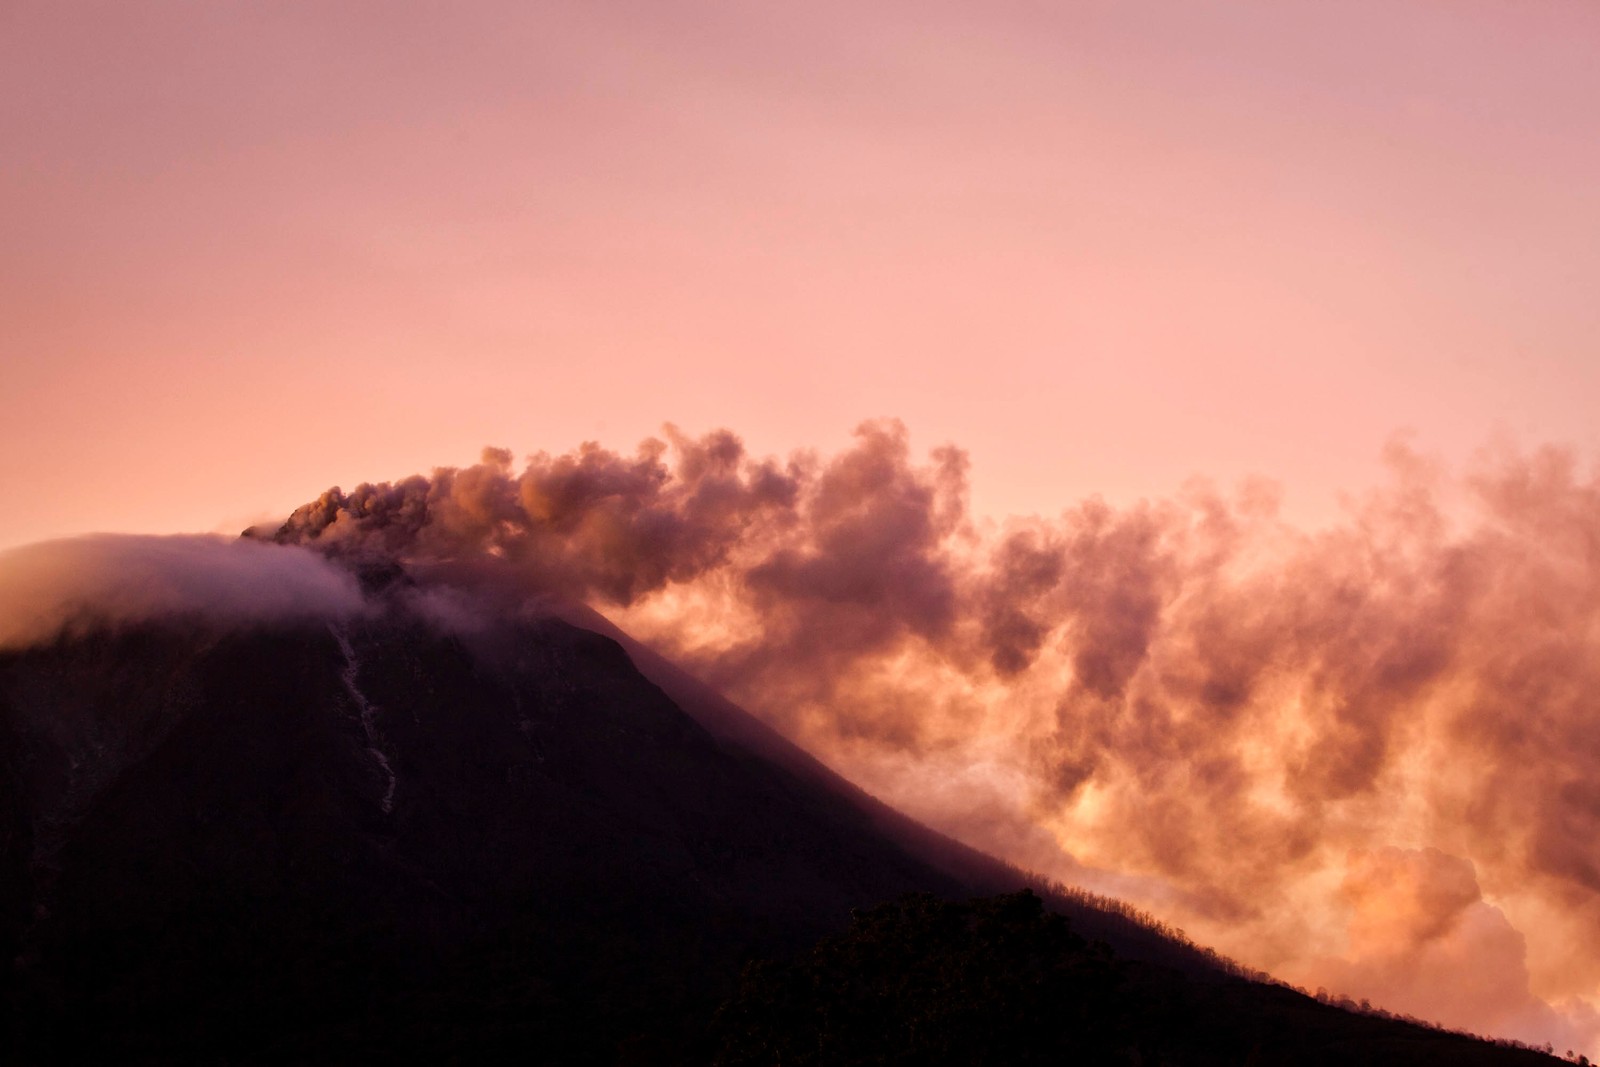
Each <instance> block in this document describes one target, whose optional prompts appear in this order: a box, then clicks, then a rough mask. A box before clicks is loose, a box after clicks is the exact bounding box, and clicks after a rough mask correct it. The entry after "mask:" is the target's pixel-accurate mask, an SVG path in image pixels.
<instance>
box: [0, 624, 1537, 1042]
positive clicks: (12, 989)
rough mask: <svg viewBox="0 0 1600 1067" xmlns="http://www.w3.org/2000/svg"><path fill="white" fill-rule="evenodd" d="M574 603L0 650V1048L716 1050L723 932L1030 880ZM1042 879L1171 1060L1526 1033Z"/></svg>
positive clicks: (735, 946)
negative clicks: (1129, 994) (1344, 989)
mask: <svg viewBox="0 0 1600 1067" xmlns="http://www.w3.org/2000/svg"><path fill="white" fill-rule="evenodd" d="M566 614H567V615H568V616H569V618H568V619H565V620H564V619H561V618H557V617H553V616H551V617H544V618H536V619H530V618H516V619H511V618H508V619H507V620H505V621H502V622H501V623H499V624H497V625H495V626H492V627H488V628H483V629H478V630H470V631H467V632H464V633H463V632H453V631H450V630H447V629H443V628H441V627H440V626H438V625H437V624H435V623H433V622H430V621H428V620H427V619H426V618H424V617H423V616H422V615H419V614H417V613H415V612H414V611H412V610H409V609H407V608H406V607H404V606H403V602H402V600H401V599H398V598H390V599H389V601H387V607H386V608H385V609H384V610H383V611H381V612H379V613H376V614H374V615H371V616H368V617H364V618H362V619H360V620H357V621H353V622H351V623H349V624H347V625H343V626H339V625H322V624H277V625H272V626H265V625H263V626H257V627H253V628H239V627H223V626H220V625H218V624H215V623H210V622H206V621H204V620H202V619H198V618H187V619H170V620H168V621H165V622H161V623H149V624H142V625H138V626H128V627H123V628H120V629H101V630H95V631H89V632H82V633H78V634H76V635H74V636H64V637H61V638H59V639H57V640H55V641H54V642H53V643H50V644H47V645H43V646H39V647H35V648H31V649H27V650H23V651H11V652H5V653H0V958H3V959H4V960H6V961H7V966H6V968H5V970H4V972H3V979H0V980H3V982H4V987H3V989H0V1003H3V1005H4V1008H3V1012H4V1014H3V1017H0V1022H3V1024H4V1027H5V1031H4V1033H5V1041H6V1046H5V1047H6V1049H7V1050H8V1051H9V1053H10V1055H8V1056H7V1057H6V1058H7V1060H8V1061H11V1062H41V1063H42V1062H171V1061H172V1060H175V1059H176V1060H202V1061H207V1062H263V1063H269V1062H271V1063H276V1062H351V1061H356V1062H380V1061H386V1060H395V1059H400V1060H405V1061H409V1060H416V1059H425V1060H438V1061H450V1062H455V1061H459V1062H474V1063H477V1062H485V1061H488V1062H497V1061H501V1060H517V1061H520V1062H527V1061H529V1060H532V1061H534V1062H557V1063H584V1062H593V1063H615V1062H636V1063H670V1062H686V1063H692V1062H708V1061H711V1060H714V1059H716V1058H718V1057H719V1056H721V1057H723V1058H727V1055H729V1053H728V1048H732V1047H733V1045H728V1044H727V1042H728V1041H730V1040H731V1038H729V1037H728V1036H727V1035H728V1030H727V1020H729V1019H730V1018H734V1017H740V1018H744V1019H746V1021H747V1022H748V1023H749V1025H748V1026H746V1027H745V1028H744V1029H743V1030H741V1031H740V1032H739V1036H738V1041H739V1042H744V1045H741V1046H740V1047H747V1046H748V1042H749V1041H750V1040H757V1041H759V1040H762V1038H760V1037H759V1030H760V1025H761V1022H760V1017H759V1013H754V1014H753V1013H751V1012H750V1011H749V1010H747V1009H748V1008H749V1005H750V1003H752V1001H751V999H750V998H751V996H752V995H755V994H752V993H751V989H752V987H751V986H750V985H749V981H750V979H749V974H758V973H761V968H757V970H756V971H752V972H748V973H747V975H746V978H745V979H744V980H741V978H740V974H741V969H742V968H744V967H745V965H746V964H747V963H749V962H750V961H752V960H756V959H769V960H773V961H782V960H786V959H803V958H805V957H804V954H805V953H806V952H807V951H808V950H809V951H811V952H813V953H814V952H817V951H820V950H819V949H809V948H808V947H809V946H812V945H814V944H817V943H819V939H820V941H821V943H823V944H826V943H827V939H828V938H830V937H837V936H838V935H839V933H840V931H842V930H845V928H846V925H847V924H848V922H849V921H850V916H851V914H852V910H853V909H860V908H863V907H866V906H869V905H873V904H875V903H877V902H882V901H887V900H894V899H897V898H902V897H903V895H904V894H907V893H922V894H932V895H933V896H932V897H931V898H929V899H935V900H957V899H961V898H965V897H969V896H973V895H981V894H994V893H998V892H1002V891H1007V890H1014V889H1016V888H1018V886H1019V885H1020V884H1021V883H1022V881H1023V878H1022V876H1021V875H1020V874H1018V873H1017V872H1014V871H1012V870H1011V869H1010V868H1008V867H1006V866H1005V865H1004V864H1001V863H999V862H998V861H995V860H993V859H991V858H989V857H986V856H983V855H982V854H980V853H976V852H974V851H972V850H970V849H966V848H964V847H963V846H960V845H958V844H956V843H954V842H951V841H948V840H947V839H944V838H942V837H940V836H939V835H937V834H934V833H933V832H932V831H929V830H927V829H926V828H923V827H920V826H918V825H917V824H915V823H914V822H912V821H911V820H909V819H906V818H905V817H904V816H901V815H899V814H898V813H896V812H894V811H892V810H891V809H889V808H887V807H886V806H884V805H882V804H881V803H878V802H876V801H875V800H873V799H872V798H870V797H868V796H866V795H865V794H863V793H862V792H861V791H859V790H857V789H856V788H855V787H853V786H851V785H850V784H849V783H847V782H844V781H843V780H842V779H840V778H838V777H837V776H836V775H834V774H833V773H832V772H830V771H828V770H827V768H825V767H823V766H822V765H821V764H820V763H818V762H817V761H815V760H813V759H812V758H811V757H809V756H808V755H806V754H805V753H803V752H801V751H800V750H798V749H796V748H794V746H792V745H790V744H788V742H786V741H784V740H783V739H782V738H781V737H779V736H778V735H776V734H774V733H772V732H771V731H770V730H768V729H767V728H765V727H764V726H762V725H761V724H759V723H758V722H757V721H756V720H754V719H752V718H751V717H749V716H747V715H746V714H745V713H744V712H742V711H741V710H740V709H738V708H736V707H734V706H733V705H731V704H729V703H728V702H726V701H725V700H722V698H720V697H719V696H717V695H716V694H715V693H713V692H711V691H709V690H707V689H706V688H705V687H703V686H700V685H699V684H698V683H697V682H695V681H694V680H693V679H692V678H689V677H688V676H687V675H685V674H683V673H682V672H680V671H677V670H676V668H674V667H672V665H671V664H668V663H666V662H665V661H662V660H660V659H659V657H654V656H653V654H651V653H649V652H648V650H645V649H642V648H640V647H638V646H637V645H633V644H631V643H630V644H628V645H627V647H625V646H624V644H623V643H620V641H619V639H621V640H625V635H615V634H613V635H612V636H608V635H606V634H603V633H600V632H597V631H598V630H603V629H606V628H607V625H608V624H605V623H604V621H603V620H599V619H598V618H597V617H593V616H587V615H583V614H581V613H579V612H577V611H576V610H575V609H574V610H569V611H568V612H567V613H566ZM575 623H581V624H582V625H578V624H575ZM641 669H642V672H641ZM647 675H648V676H647ZM907 899H922V898H907ZM1050 903H1051V905H1052V907H1054V908H1055V909H1056V910H1058V911H1064V912H1066V913H1067V914H1068V915H1069V916H1070V918H1071V922H1072V924H1073V928H1074V930H1075V931H1077V932H1078V933H1079V934H1088V935H1089V936H1090V937H1092V938H1101V939H1104V940H1106V941H1110V942H1111V945H1112V948H1113V949H1116V950H1117V952H1118V953H1120V955H1118V956H1117V957H1116V963H1115V967H1116V968H1119V969H1118V970H1117V971H1116V973H1117V975H1118V978H1117V982H1118V983H1119V988H1121V987H1122V986H1123V985H1126V986H1128V987H1129V988H1132V989H1137V990H1139V991H1141V992H1140V993H1139V996H1142V997H1145V1000H1144V1001H1139V1000H1137V998H1135V1000H1129V1001H1127V1002H1126V1003H1127V1004H1134V1003H1159V1004H1163V1005H1166V1007H1164V1008H1162V1011H1163V1012H1165V1014H1163V1015H1161V1016H1160V1018H1162V1019H1164V1020H1166V1022H1165V1023H1163V1024H1162V1025H1163V1026H1164V1027H1168V1028H1175V1029H1176V1032H1177V1033H1178V1034H1179V1038H1177V1039H1175V1040H1178V1044H1176V1045H1170V1042H1169V1045H1170V1048H1167V1049H1166V1051H1162V1052H1161V1055H1162V1056H1165V1057H1167V1059H1166V1062H1174V1063H1180V1062H1183V1063H1188V1062H1192V1063H1211V1062H1218V1063H1220V1062H1230V1060H1229V1059H1228V1058H1227V1057H1228V1056H1231V1055H1235V1054H1239V1055H1240V1056H1241V1057H1242V1055H1243V1054H1246V1053H1250V1052H1252V1048H1251V1047H1248V1046H1249V1043H1250V1042H1254V1043H1255V1045H1254V1048H1253V1052H1254V1054H1255V1055H1256V1058H1257V1061H1258V1062H1295V1060H1294V1059H1293V1058H1292V1056H1293V1052H1294V1049H1295V1047H1296V1044H1297V1042H1299V1041H1300V1040H1301V1037H1302V1036H1303V1035H1305V1034H1311V1033H1318V1034H1319V1035H1320V1036H1319V1037H1318V1038H1317V1041H1318V1042H1319V1045H1318V1047H1327V1046H1328V1045H1329V1043H1330V1042H1332V1043H1334V1044H1335V1045H1337V1044H1339V1043H1341V1042H1342V1043H1344V1045H1345V1046H1348V1047H1350V1048H1354V1049H1356V1050H1358V1051H1359V1052H1360V1054H1361V1055H1362V1056H1364V1057H1365V1059H1364V1062H1374V1063H1377V1062H1395V1063H1401V1062H1407V1063H1409V1062H1430V1061H1428V1060H1426V1059H1420V1058H1417V1056H1416V1055H1415V1048H1408V1049H1403V1050H1402V1051H1400V1052H1395V1051H1394V1049H1395V1048H1398V1047H1399V1046H1397V1045H1395V1042H1396V1041H1401V1038H1402V1037H1404V1036H1405V1035H1411V1037H1410V1038H1409V1040H1413V1041H1417V1040H1422V1039H1420V1038H1417V1037H1416V1035H1417V1034H1426V1035H1429V1036H1428V1037H1427V1038H1426V1041H1428V1042H1432V1043H1433V1044H1432V1045H1431V1046H1430V1047H1433V1048H1435V1049H1437V1048H1439V1047H1448V1048H1451V1049H1456V1050H1457V1051H1458V1052H1459V1056H1458V1057H1457V1059H1456V1060H1455V1062H1485V1063H1488V1062H1522V1058H1523V1057H1531V1054H1524V1053H1518V1052H1516V1051H1515V1050H1503V1049H1496V1048H1493V1047H1492V1046H1488V1045H1482V1044H1475V1043H1469V1042H1467V1041H1465V1039H1459V1038H1454V1037H1449V1036H1447V1035H1436V1034H1432V1032H1429V1031H1420V1030H1417V1029H1416V1028H1407V1027H1405V1025H1404V1024H1401V1023H1398V1022H1391V1021H1388V1020H1381V1019H1372V1018H1364V1017H1359V1016H1354V1015H1349V1014H1348V1013H1344V1012H1339V1011H1337V1010H1335V1009H1333V1008H1329V1007H1325V1006H1323V1005H1320V1004H1317V1003H1315V1002H1314V1001H1311V1000H1309V999H1308V998H1304V997H1301V996H1299V995H1298V994H1294V993H1292V991H1288V990H1282V989H1276V988H1273V987H1265V986H1257V985H1255V984H1252V983H1249V982H1245V981H1242V980H1240V979H1238V978H1235V977H1232V976H1230V975H1229V974H1227V973H1225V971H1224V970H1223V969H1220V968H1219V967H1218V966H1217V965H1216V963H1215V961H1214V960H1213V959H1212V958H1211V957H1208V956H1207V955H1206V954H1204V953H1202V952H1200V951H1198V950H1196V949H1193V948H1192V947H1191V946H1185V945H1179V944H1176V943H1173V942H1170V941H1167V940H1165V939H1163V938H1161V937H1160V936H1159V935H1158V934H1157V933H1156V932H1154V931H1151V930H1149V929H1147V928H1145V927H1142V926H1140V925H1139V924H1137V923H1135V922H1133V921H1132V920H1129V919H1127V918H1126V917H1123V916H1118V915H1115V914H1113V913H1110V912H1105V911H1099V910H1096V909H1094V908H1091V907H1088V906H1087V905H1084V904H1083V903H1081V902H1075V901H1072V900H1067V899H1055V900H1052V901H1051V902H1050ZM1024 940H1025V939H1024ZM1049 943H1050V942H1049V941H1048V940H1047V939H1046V940H1044V941H1041V942H1040V944H1049ZM1086 943H1087V942H1086ZM909 944H910V947H909V948H907V949H906V950H905V952H903V953H902V955H901V956H900V957H897V958H898V959H899V960H900V961H901V963H902V964H904V963H905V961H906V960H910V959H915V958H917V957H916V953H917V952H918V951H921V949H920V948H919V945H921V942H919V941H917V939H916V938H914V937H913V938H912V939H911V941H910V943H909ZM1095 951H1096V952H1098V951H1101V950H1100V949H1096V950H1095ZM1105 951H1107V952H1110V950H1109V949H1108V950H1105ZM907 953H909V955H907ZM936 957H937V953H934V955H933V956H929V957H928V958H929V959H934V958H936ZM781 966H783V964H781V963H777V962H774V963H771V964H763V965H762V967H766V968H769V969H770V968H771V967H781ZM754 988H755V989H756V990H757V993H759V990H760V987H759V984H758V985H757V986H756V987H754ZM755 996H756V1000H755V1002H757V1003H764V1002H765V1001H762V999H761V996H759V995H755ZM1152 997H1153V998H1155V999H1154V1000H1151V999H1150V998H1152ZM767 1000H770V997H769V998H767ZM724 1002H726V1004H727V1005H729V1006H727V1007H725V1008H724V1009H723V1010H722V1012H721V1013H717V1011H716V1009H717V1005H718V1004H719V1003H724ZM741 1004H743V1005H744V1007H742V1008H741V1007H739V1005H741ZM1197 1005H1208V1007H1204V1008H1203V1009H1202V1008H1200V1007H1197ZM1284 1005H1288V1007H1284ZM741 1012H742V1013H743V1014H742V1015H741V1014H740V1013H741ZM1296 1013H1298V1015H1299V1016H1303V1017H1304V1018H1303V1019H1302V1022H1301V1023H1299V1024H1291V1023H1286V1022H1285V1021H1284V1020H1287V1019H1291V1018H1293V1017H1296ZM714 1018H715V1019H717V1020H721V1022H719V1023H713V1021H712V1020H713V1019H714ZM1216 1019H1227V1020H1232V1022H1229V1023H1228V1024H1227V1025H1225V1026H1221V1028H1220V1029H1218V1027H1217V1025H1215V1023H1216ZM1185 1020H1188V1021H1185ZM1207 1025H1209V1026H1211V1029H1212V1030H1214V1031H1216V1033H1215V1034H1214V1035H1213V1037H1214V1038H1215V1040H1213V1041H1212V1042H1211V1044H1210V1045H1205V1046H1204V1047H1203V1048H1202V1047H1201V1046H1200V1045H1196V1046H1195V1048H1194V1049H1189V1050H1187V1051H1186V1049H1185V1046H1184V1045H1183V1038H1182V1034H1183V1033H1185V1032H1187V1031H1188V1030H1189V1029H1194V1028H1198V1030H1204V1029H1205V1026H1207ZM719 1027H721V1029H719ZM1285 1027H1287V1029H1285ZM1319 1028H1320V1029H1319ZM1198 1030H1197V1031H1196V1032H1198ZM1207 1032H1209V1031H1207ZM753 1033H754V1034H757V1035H758V1036H757V1037H755V1038H752V1037H751V1034H753ZM719 1035H722V1036H719ZM1397 1035H1399V1036H1397ZM1163 1040H1167V1039H1166V1038H1163ZM1386 1042H1387V1044H1386ZM1440 1042H1445V1043H1449V1044H1446V1045H1440V1044H1439V1043H1440ZM1401 1043H1402V1044H1403V1043H1404V1042H1403V1041H1402V1042H1401ZM734 1044H738V1042H735V1043H734ZM724 1045H727V1047H724ZM1118 1047H1119V1048H1121V1047H1123V1046H1118ZM1132 1047H1133V1046H1126V1048H1132ZM1208 1049H1210V1050H1211V1051H1206V1050H1208ZM1218 1049H1220V1050H1221V1051H1220V1052H1217V1051H1216V1050H1218ZM1196 1050H1198V1051H1196ZM1241 1050H1243V1051H1242V1052H1241ZM1385 1050H1387V1051H1385ZM1190 1052H1193V1053H1194V1054H1193V1055H1190V1054H1189V1053H1190ZM1218 1055H1220V1056H1221V1057H1222V1058H1220V1059H1219V1058H1216V1057H1217V1056H1218ZM1273 1057H1277V1058H1276V1059H1274V1058H1273ZM1285 1057H1289V1058H1285ZM1386 1057H1387V1058H1386ZM1474 1057H1480V1058H1477V1059H1475V1058H1474ZM1529 1061H1530V1062H1531V1061H1532V1060H1531V1059H1530V1060H1529ZM730 1062H732V1061H731V1060H730ZM924 1062H928V1061H924Z"/></svg>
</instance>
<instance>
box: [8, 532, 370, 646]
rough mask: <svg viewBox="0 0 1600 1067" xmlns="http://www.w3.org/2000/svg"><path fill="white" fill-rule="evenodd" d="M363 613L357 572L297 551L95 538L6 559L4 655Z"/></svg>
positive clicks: (194, 539)
mask: <svg viewBox="0 0 1600 1067" xmlns="http://www.w3.org/2000/svg"><path fill="white" fill-rule="evenodd" d="M361 606H362V599H361V591H360V589H359V587H358V586H357V583H356V580H355V578H354V577H353V576H352V575H351V573H350V571H349V570H347V569H345V568H341V567H338V566H335V565H334V564H331V563H329V562H328V561H327V560H326V559H325V558H323V557H322V556H320V555H318V554H316V553H314V552H309V551H307V550H305V549H302V548H295V547H292V546H282V545H272V544H263V543H260V542H255V541H249V540H238V539H233V538H223V537H209V536H201V535H179V536H172V537H144V536H134V535H126V534H95V535H91V536H88V537H76V538H68V539H64V540H59V541H45V542H42V543H40V544H35V545H26V546H24V547H22V548H15V549H11V550H10V551H7V552H3V553H0V649H5V648H16V647H21V646H25V645H31V644H36V643H38V642H41V641H48V640H50V639H52V638H54V637H56V636H58V635H61V634H73V633H81V632H83V631H84V630H87V629H90V628H93V627H100V626H122V625H129V624H135V623H140V622H146V621H149V620H151V619H158V618H170V617H182V616H203V617H205V618H206V619H207V620H209V621H211V622H213V623H222V624H224V625H250V624H254V623H272V622H287V621H293V620H297V619H306V618H337V617H340V616H346V615H350V614H352V613H354V612H356V611H358V610H360V608H361Z"/></svg>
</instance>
